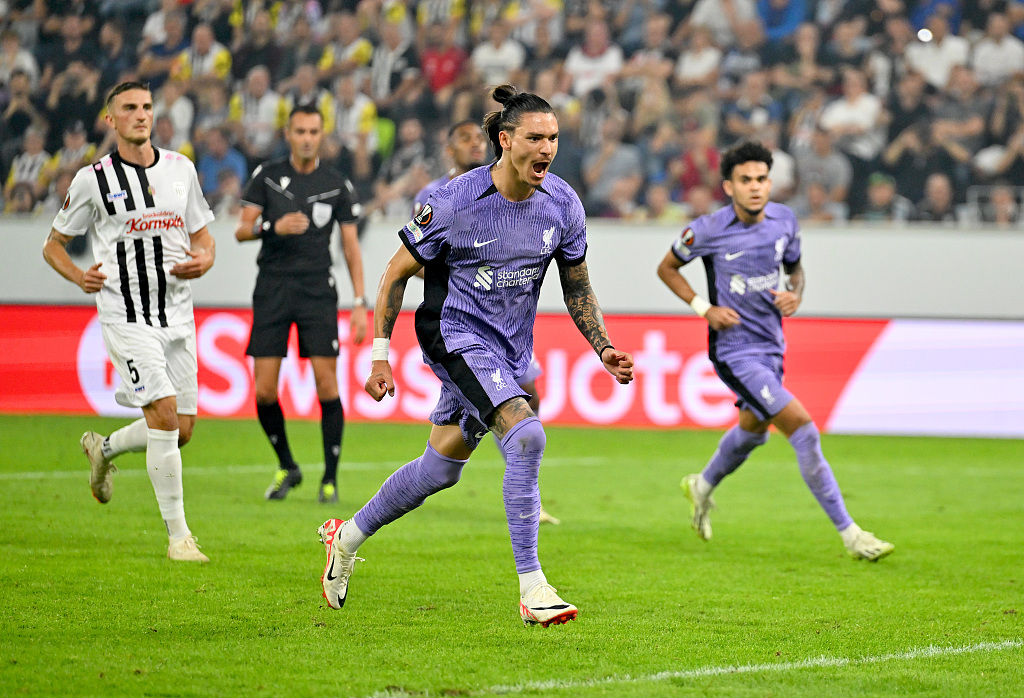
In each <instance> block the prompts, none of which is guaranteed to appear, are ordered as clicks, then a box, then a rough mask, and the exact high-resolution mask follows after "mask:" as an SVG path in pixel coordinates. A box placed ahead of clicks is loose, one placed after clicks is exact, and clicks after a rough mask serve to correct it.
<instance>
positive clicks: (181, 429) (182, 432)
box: [178, 421, 192, 448]
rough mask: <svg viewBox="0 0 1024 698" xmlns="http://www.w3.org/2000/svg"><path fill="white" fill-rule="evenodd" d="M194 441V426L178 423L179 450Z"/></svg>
mask: <svg viewBox="0 0 1024 698" xmlns="http://www.w3.org/2000/svg"><path fill="white" fill-rule="evenodd" d="M191 440H192V425H191V424H188V425H186V423H185V422H180V421H179V423H178V448H181V447H182V446H184V445H185V444H187V443H188V442H189V441H191Z"/></svg>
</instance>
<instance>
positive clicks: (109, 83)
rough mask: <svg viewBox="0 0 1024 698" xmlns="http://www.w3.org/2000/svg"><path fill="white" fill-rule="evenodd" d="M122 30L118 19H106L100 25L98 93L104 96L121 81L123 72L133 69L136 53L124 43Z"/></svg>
mask: <svg viewBox="0 0 1024 698" xmlns="http://www.w3.org/2000/svg"><path fill="white" fill-rule="evenodd" d="M124 32H125V27H124V23H122V22H121V21H120V20H119V19H108V20H107V21H106V22H104V23H103V26H102V27H100V57H99V67H100V94H102V95H104V96H106V94H107V92H108V91H110V89H111V88H112V87H113V86H114V85H116V84H118V83H119V82H122V77H123V76H124V75H125V73H129V72H133V71H134V70H135V64H136V54H135V51H134V49H132V48H130V47H128V46H127V45H126V44H125V40H124Z"/></svg>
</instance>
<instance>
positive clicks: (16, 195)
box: [4, 182, 36, 215]
mask: <svg viewBox="0 0 1024 698" xmlns="http://www.w3.org/2000/svg"><path fill="white" fill-rule="evenodd" d="M35 208H36V195H35V193H34V192H33V190H32V185H31V184H28V183H26V182H21V183H19V184H15V185H14V186H13V187H12V188H11V193H10V195H9V196H7V198H6V199H5V203H4V213H6V214H14V215H19V214H20V215H28V214H30V213H34V212H35Z"/></svg>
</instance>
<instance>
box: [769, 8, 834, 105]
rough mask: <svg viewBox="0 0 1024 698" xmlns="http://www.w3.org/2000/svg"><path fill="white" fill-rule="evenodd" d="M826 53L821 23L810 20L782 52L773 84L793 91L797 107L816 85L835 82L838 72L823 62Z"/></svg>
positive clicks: (777, 60)
mask: <svg viewBox="0 0 1024 698" xmlns="http://www.w3.org/2000/svg"><path fill="white" fill-rule="evenodd" d="M823 52H824V50H823V48H822V46H821V33H820V30H819V29H818V25H816V24H812V23H810V22H805V23H804V24H801V25H800V26H799V27H797V30H796V33H795V34H794V35H793V41H792V43H787V44H784V45H783V46H782V47H781V49H780V50H779V51H778V55H777V58H776V61H775V64H774V66H773V67H772V83H774V85H775V86H776V87H777V88H782V89H785V90H787V91H789V92H790V93H791V94H792V96H793V99H792V104H793V107H794V108H795V109H797V108H799V106H800V103H801V102H802V101H803V100H804V98H806V97H807V95H808V94H810V93H811V91H812V90H813V89H814V86H815V85H820V84H831V83H832V81H833V80H834V79H835V72H834V71H833V70H832V69H831V68H829V67H828V66H826V65H824V63H823V57H822V54H823Z"/></svg>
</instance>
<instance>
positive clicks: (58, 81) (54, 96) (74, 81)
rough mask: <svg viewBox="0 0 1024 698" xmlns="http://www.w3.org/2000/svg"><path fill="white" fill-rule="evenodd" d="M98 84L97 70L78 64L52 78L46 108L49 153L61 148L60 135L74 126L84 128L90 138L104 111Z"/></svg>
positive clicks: (76, 62) (98, 72)
mask: <svg viewBox="0 0 1024 698" xmlns="http://www.w3.org/2000/svg"><path fill="white" fill-rule="evenodd" d="M99 82H100V71H99V69H98V68H96V67H94V66H91V65H86V64H85V63H80V62H78V61H75V62H74V63H72V64H71V65H69V66H68V68H67V70H65V71H64V72H62V73H60V74H58V75H57V76H56V77H54V79H53V81H52V82H51V83H50V91H49V94H48V95H47V98H46V104H45V107H46V119H47V121H48V122H49V124H50V131H49V137H48V138H47V141H46V145H47V148H48V149H49V150H51V151H52V150H57V149H58V148H60V147H61V141H60V136H61V134H62V133H63V132H64V131H65V130H66V129H68V128H70V127H71V126H73V125H75V124H84V127H85V133H86V135H87V136H88V135H89V134H90V132H91V131H92V127H93V125H94V124H95V123H96V118H97V117H98V116H99V114H100V111H102V109H103V95H101V94H100V91H99Z"/></svg>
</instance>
